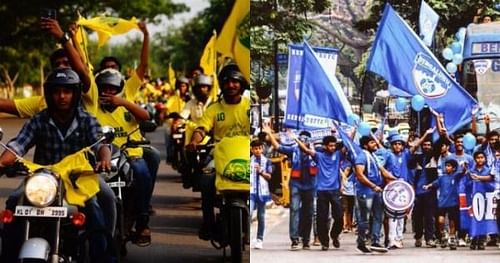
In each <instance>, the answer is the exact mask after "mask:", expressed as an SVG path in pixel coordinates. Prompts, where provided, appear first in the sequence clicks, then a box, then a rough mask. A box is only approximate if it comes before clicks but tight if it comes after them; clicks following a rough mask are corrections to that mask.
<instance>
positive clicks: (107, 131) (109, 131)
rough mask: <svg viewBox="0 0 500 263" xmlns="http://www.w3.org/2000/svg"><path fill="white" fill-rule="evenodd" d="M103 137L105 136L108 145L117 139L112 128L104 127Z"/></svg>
mask: <svg viewBox="0 0 500 263" xmlns="http://www.w3.org/2000/svg"><path fill="white" fill-rule="evenodd" d="M102 135H103V136H104V138H105V139H104V140H105V141H106V143H112V142H113V140H114V139H115V129H114V128H113V127H111V126H103V127H102Z"/></svg>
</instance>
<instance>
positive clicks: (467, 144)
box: [463, 132, 476, 150]
mask: <svg viewBox="0 0 500 263" xmlns="http://www.w3.org/2000/svg"><path fill="white" fill-rule="evenodd" d="M463 140H464V148H465V149H467V150H472V149H474V147H475V146H476V137H474V135H472V134H471V133H470V132H469V133H467V134H466V135H464V137H463Z"/></svg>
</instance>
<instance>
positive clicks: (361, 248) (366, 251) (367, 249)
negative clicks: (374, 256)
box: [356, 244, 372, 254]
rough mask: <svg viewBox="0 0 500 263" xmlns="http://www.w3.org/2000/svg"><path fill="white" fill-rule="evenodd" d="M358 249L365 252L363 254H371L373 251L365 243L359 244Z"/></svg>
mask: <svg viewBox="0 0 500 263" xmlns="http://www.w3.org/2000/svg"><path fill="white" fill-rule="evenodd" d="M356 250H357V251H359V252H361V253H363V254H371V253H372V251H371V250H370V249H369V248H367V247H366V246H365V244H362V245H358V246H357V247H356Z"/></svg>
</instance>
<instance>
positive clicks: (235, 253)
mask: <svg viewBox="0 0 500 263" xmlns="http://www.w3.org/2000/svg"><path fill="white" fill-rule="evenodd" d="M242 222H243V212H242V209H241V208H240V207H231V208H230V211H229V246H230V247H231V262H232V263H241V261H242V254H243V236H242V233H243V226H242Z"/></svg>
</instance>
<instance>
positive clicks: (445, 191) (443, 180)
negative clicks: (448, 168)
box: [432, 171, 462, 208]
mask: <svg viewBox="0 0 500 263" xmlns="http://www.w3.org/2000/svg"><path fill="white" fill-rule="evenodd" d="M461 176H462V175H461V173H460V172H459V171H455V172H454V173H452V174H446V173H445V174H444V175H442V176H439V177H438V179H436V180H435V181H434V182H432V186H433V187H435V188H437V189H438V191H437V195H438V207H439V208H445V207H454V206H458V183H459V181H460V178H461Z"/></svg>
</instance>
